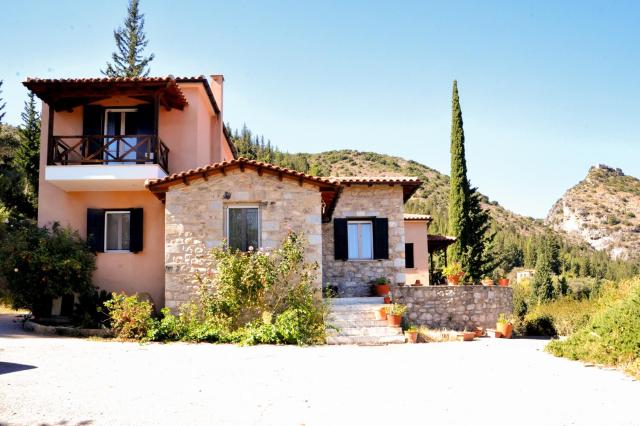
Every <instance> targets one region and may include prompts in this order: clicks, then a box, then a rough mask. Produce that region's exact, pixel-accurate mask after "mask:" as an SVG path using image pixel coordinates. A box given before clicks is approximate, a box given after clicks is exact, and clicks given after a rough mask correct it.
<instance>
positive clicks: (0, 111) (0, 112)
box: [0, 80, 6, 124]
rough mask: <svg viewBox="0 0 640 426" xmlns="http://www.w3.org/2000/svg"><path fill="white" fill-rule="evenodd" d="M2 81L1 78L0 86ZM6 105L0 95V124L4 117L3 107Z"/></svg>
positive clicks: (0, 86)
mask: <svg viewBox="0 0 640 426" xmlns="http://www.w3.org/2000/svg"><path fill="white" fill-rule="evenodd" d="M2 83H4V81H3V80H0V88H2ZM0 95H2V90H0ZM5 106H6V103H5V102H3V101H2V98H1V97H0V124H2V119H3V118H4V114H5V112H4V107H5Z"/></svg>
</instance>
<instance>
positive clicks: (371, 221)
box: [347, 219, 375, 260]
mask: <svg viewBox="0 0 640 426" xmlns="http://www.w3.org/2000/svg"><path fill="white" fill-rule="evenodd" d="M351 224H369V225H371V253H369V257H363V256H362V254H363V253H362V226H358V250H357V251H358V255H359V256H360V257H351V256H350V255H349V243H350V242H351V241H350V240H349V225H351ZM373 238H374V232H373V220H364V219H363V220H349V219H348V220H347V258H348V259H349V260H373V246H374V244H375V242H374V241H373Z"/></svg>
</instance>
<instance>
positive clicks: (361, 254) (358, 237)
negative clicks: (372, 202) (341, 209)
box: [347, 220, 373, 260]
mask: <svg viewBox="0 0 640 426" xmlns="http://www.w3.org/2000/svg"><path fill="white" fill-rule="evenodd" d="M347 231H348V235H347V240H348V243H347V245H348V248H349V259H351V260H363V259H373V222H372V221H370V220H350V221H349V222H348V230H347Z"/></svg>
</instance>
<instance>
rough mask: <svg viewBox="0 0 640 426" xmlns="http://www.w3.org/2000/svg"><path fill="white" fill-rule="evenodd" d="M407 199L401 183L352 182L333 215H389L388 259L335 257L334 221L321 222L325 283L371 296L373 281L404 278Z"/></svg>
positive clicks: (346, 293) (345, 294)
mask: <svg viewBox="0 0 640 426" xmlns="http://www.w3.org/2000/svg"><path fill="white" fill-rule="evenodd" d="M403 212H404V202H403V195H402V187H401V186H400V185H394V186H389V185H373V186H368V185H352V186H348V187H345V188H344V190H343V191H342V194H341V195H340V198H339V199H338V204H337V205H336V208H335V210H334V212H333V218H350V219H353V218H358V217H363V218H367V217H386V218H387V219H388V220H389V259H377V260H336V259H335V257H334V244H333V221H332V222H331V223H323V224H322V252H323V264H322V271H323V283H324V285H325V286H326V285H328V284H331V285H335V286H338V288H339V293H340V296H342V297H354V296H369V295H370V289H371V282H372V281H374V280H375V279H376V278H379V277H387V278H388V279H389V280H391V281H392V282H393V283H398V282H404V218H403Z"/></svg>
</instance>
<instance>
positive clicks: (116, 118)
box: [104, 108, 138, 164]
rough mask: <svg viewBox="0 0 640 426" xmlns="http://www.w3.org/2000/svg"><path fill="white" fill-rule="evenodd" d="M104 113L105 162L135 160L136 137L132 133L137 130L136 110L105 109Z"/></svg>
mask: <svg viewBox="0 0 640 426" xmlns="http://www.w3.org/2000/svg"><path fill="white" fill-rule="evenodd" d="M104 114H105V118H104V134H105V139H104V143H105V147H106V148H105V150H104V160H105V163H108V164H122V163H125V164H126V163H129V162H132V161H135V160H136V149H135V146H136V144H137V143H138V138H137V137H135V136H134V135H135V134H136V133H137V130H138V110H137V109H135V108H126V109H123V108H118V109H106V110H105V112H104ZM109 136H114V137H109ZM124 136H128V137H124Z"/></svg>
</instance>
